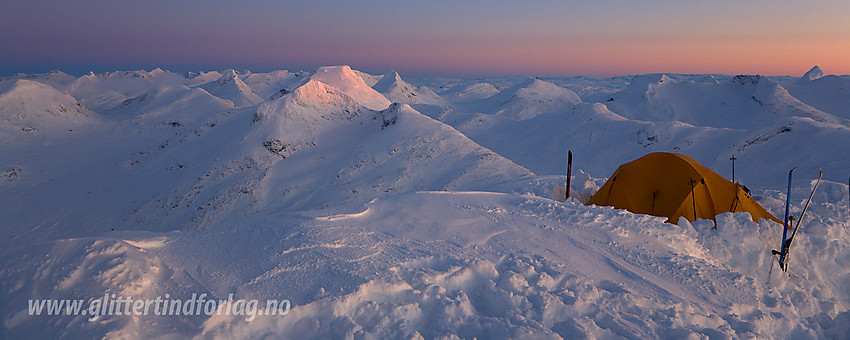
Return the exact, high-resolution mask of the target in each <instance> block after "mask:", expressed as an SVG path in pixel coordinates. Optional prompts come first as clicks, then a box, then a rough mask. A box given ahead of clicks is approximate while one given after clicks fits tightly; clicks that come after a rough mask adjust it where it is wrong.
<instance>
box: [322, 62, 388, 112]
mask: <svg viewBox="0 0 850 340" xmlns="http://www.w3.org/2000/svg"><path fill="white" fill-rule="evenodd" d="M310 79H311V80H317V81H320V82H322V83H325V84H328V85H331V86H333V87H335V88H337V89H339V90H342V91H343V92H345V93H346V94H348V95H349V96H351V98H354V100H356V101H357V102H359V103H360V104H362V105H363V106H365V107H367V108H369V109H372V110H383V109H386V108H387V107H389V106H390V104H391V102H390V101H389V99H387V98H386V97H384V96H383V95H381V94H380V93H378V91H375V90H374V89H373V88H371V87H369V85H367V84H366V82H365V81H363V78H361V77H360V76H358V75H357V74H356V73H354V71H353V70H351V67H349V66H348V65H341V66H324V67H319V69H317V70H316V73H315V74H313V76H312V77H310Z"/></svg>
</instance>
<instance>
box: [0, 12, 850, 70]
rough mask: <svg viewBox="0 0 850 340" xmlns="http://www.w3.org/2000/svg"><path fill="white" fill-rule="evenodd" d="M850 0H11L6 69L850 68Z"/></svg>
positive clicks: (3, 20)
mask: <svg viewBox="0 0 850 340" xmlns="http://www.w3.org/2000/svg"><path fill="white" fill-rule="evenodd" d="M847 18H850V1H847V0H823V1H789V0H773V1H762V0H749V1H740V0H735V1H731V0H715V1H687V0H680V1H660V0H644V1H625V0H597V1H569V0H551V1H550V0H543V1H529V0H527V1H500V0H490V1H485V0H468V1H464V0H454V1H442V0H433V1H408V0H396V1H375V0H360V1H358V0H351V1H322V0H315V1H304V0H300V1H271V0H258V1H251V2H236V1H219V0H207V1H195V0H186V1H173V0H169V1H161V0H147V1H129V0H78V1H56V0H3V1H2V2H0V76H2V75H10V74H15V73H19V72H23V73H40V72H47V71H50V70H54V69H58V70H61V71H64V72H67V73H71V74H78V75H79V74H84V73H88V72H90V71H94V72H95V73H98V72H105V71H114V70H130V69H147V70H150V69H153V68H156V67H161V68H163V69H167V70H171V71H176V72H183V71H202V70H223V69H228V68H234V69H237V70H246V69H247V70H252V71H255V72H262V71H270V70H275V69H287V70H290V71H298V70H305V71H313V70H315V69H316V67H318V66H323V65H339V64H347V65H351V66H352V67H353V68H355V69H360V70H363V71H367V72H371V73H384V72H387V71H389V70H396V71H398V72H399V73H400V74H402V75H405V76H417V77H426V76H464V77H475V76H506V75H524V76H545V77H554V76H575V75H593V76H614V75H630V74H645V73H715V74H742V73H746V74H763V75H793V76H800V75H802V74H803V73H804V72H806V71H807V70H808V69H809V68H811V67H812V66H814V65H819V66H820V67H821V68H822V69H823V70H824V72H825V73H827V74H839V75H844V74H850V24H848V19H847Z"/></svg>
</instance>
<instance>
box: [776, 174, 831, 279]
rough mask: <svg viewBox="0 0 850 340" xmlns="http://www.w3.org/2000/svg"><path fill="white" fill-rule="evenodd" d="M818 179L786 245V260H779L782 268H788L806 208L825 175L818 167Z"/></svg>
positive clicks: (807, 208)
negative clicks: (792, 247)
mask: <svg viewBox="0 0 850 340" xmlns="http://www.w3.org/2000/svg"><path fill="white" fill-rule="evenodd" d="M818 172H819V174H818V180H817V182H815V187H814V188H813V189H812V194H811V195H809V199H808V200H807V201H806V206H805V207H803V212H802V213H800V218H798V219H797V225H796V226H794V232H792V233H791V237H789V238H788V241H787V245H786V246H785V261H784V262H779V266H780V267H783V269H782V270H785V271H787V270H788V256H789V255H790V254H789V253H788V252H789V251H790V250H791V244H792V243H793V242H794V237H795V236H797V232H798V231H800V223H802V222H803V217H804V216H806V210H809V203H811V202H812V198H813V197H815V190H818V185H819V184H820V179H821V178H822V177H823V170H821V168H820V167H818Z"/></svg>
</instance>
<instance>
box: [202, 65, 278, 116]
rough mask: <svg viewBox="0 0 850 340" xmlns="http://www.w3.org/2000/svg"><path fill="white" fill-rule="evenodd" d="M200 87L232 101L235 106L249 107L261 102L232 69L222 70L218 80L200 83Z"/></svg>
mask: <svg viewBox="0 0 850 340" xmlns="http://www.w3.org/2000/svg"><path fill="white" fill-rule="evenodd" d="M201 88H202V89H204V90H206V91H207V92H209V93H210V94H212V95H214V96H216V97H219V98H222V99H227V100H230V101H232V102H233V104H234V105H236V106H237V107H250V106H254V105H257V104H259V103H261V102H263V99H262V98H260V96H258V95H257V94H256V93H254V90H252V89H251V87H250V86H248V85H247V84H245V82H244V81H242V79H241V78H239V76H238V74H236V71H234V70H232V69H231V70H227V71H224V72H223V73H222V74H221V77H220V78H218V80H216V81H215V82H212V83H207V84H205V85H202V86H201Z"/></svg>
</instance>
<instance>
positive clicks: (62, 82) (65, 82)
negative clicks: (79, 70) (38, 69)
mask: <svg viewBox="0 0 850 340" xmlns="http://www.w3.org/2000/svg"><path fill="white" fill-rule="evenodd" d="M18 79H26V80H34V81H37V82H40V83H42V84H46V85H50V86H51V87H53V88H55V89H57V90H59V91H62V92H66V90H67V89H68V88H69V87H70V86H71V84H73V83H74V81H75V80H77V77H75V76H72V75H70V74H67V73H65V72H62V71H57V70H53V71H50V72H48V73H41V74H23V73H20V74H16V75H14V76H11V77H7V78H0V82H4V81H14V80H18Z"/></svg>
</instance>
